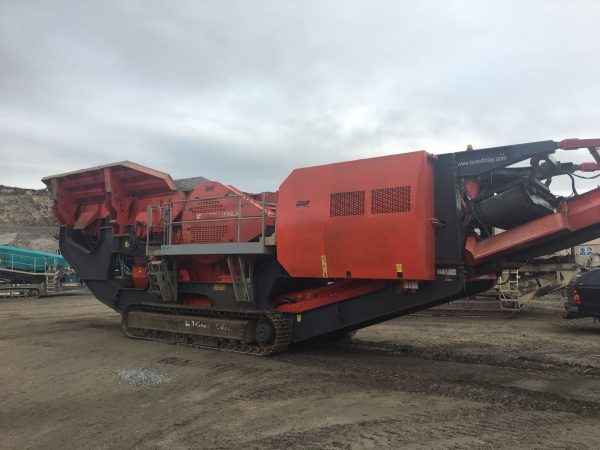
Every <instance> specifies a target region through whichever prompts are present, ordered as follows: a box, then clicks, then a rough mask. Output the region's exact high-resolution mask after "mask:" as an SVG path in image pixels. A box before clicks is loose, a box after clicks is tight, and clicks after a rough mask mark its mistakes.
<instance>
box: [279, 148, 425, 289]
mask: <svg viewBox="0 0 600 450" xmlns="http://www.w3.org/2000/svg"><path fill="white" fill-rule="evenodd" d="M433 207H434V202H433V167H432V164H431V155H429V154H428V153H426V152H424V151H418V152H412V153H405V154H400V155H392V156H383V157H378V158H369V159H363V160H357V161H349V162H343V163H336V164H328V165H323V166H316V167H307V168H303V169H296V170H294V171H293V172H292V173H291V174H290V176H289V177H288V178H287V179H286V180H285V181H284V182H283V184H282V185H281V187H280V190H279V198H278V205H277V223H276V231H277V259H278V260H279V262H280V263H281V264H282V265H283V266H284V267H285V269H286V270H287V271H288V272H289V273H290V274H291V275H292V276H294V277H324V278H371V279H396V278H399V277H400V278H403V279H407V280H432V279H434V278H435V242H434V229H433V225H432V224H431V219H432V217H433V215H434V211H433Z"/></svg>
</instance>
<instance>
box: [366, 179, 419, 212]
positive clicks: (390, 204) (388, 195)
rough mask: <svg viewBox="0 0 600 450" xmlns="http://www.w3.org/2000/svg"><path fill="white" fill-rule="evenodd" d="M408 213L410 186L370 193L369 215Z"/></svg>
mask: <svg viewBox="0 0 600 450" xmlns="http://www.w3.org/2000/svg"><path fill="white" fill-rule="evenodd" d="M408 211H410V186H397V187H391V188H382V189H373V190H372V191H371V214H386V213H398V212H408Z"/></svg>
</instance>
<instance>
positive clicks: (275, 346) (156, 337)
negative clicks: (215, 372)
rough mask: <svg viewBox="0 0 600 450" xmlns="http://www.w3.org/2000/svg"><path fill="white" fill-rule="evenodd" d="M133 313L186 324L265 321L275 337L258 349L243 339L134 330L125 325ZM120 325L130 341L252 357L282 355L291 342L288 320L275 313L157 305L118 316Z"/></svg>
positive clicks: (140, 307) (138, 306)
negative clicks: (171, 318) (182, 319)
mask: <svg viewBox="0 0 600 450" xmlns="http://www.w3.org/2000/svg"><path fill="white" fill-rule="evenodd" d="M137 311H139V312H144V313H155V314H161V315H165V318H168V316H175V315H177V316H178V317H181V316H186V317H189V319H190V320H194V319H202V318H209V319H215V318H216V319H223V320H240V321H256V322H259V321H268V322H269V323H270V324H271V325H272V326H273V329H274V331H275V337H274V340H273V342H271V343H270V344H268V345H259V344H258V343H256V342H253V343H252V342H251V343H248V342H244V341H243V339H232V338H227V337H215V336H204V335H202V334H197V333H185V332H174V331H171V330H156V329H148V328H136V327H132V326H130V325H129V314H130V313H132V312H137ZM121 325H122V327H123V331H124V332H125V334H126V335H127V336H128V337H131V338H136V339H147V340H152V341H159V342H167V343H171V344H178V345H186V346H190V347H196V348H202V349H210V350H218V351H226V352H234V353H244V354H250V355H256V356H267V355H273V354H276V353H280V352H283V351H285V350H286V349H287V348H288V346H289V344H290V341H291V338H292V321H291V319H290V317H289V316H288V315H286V314H282V313H276V312H252V311H222V310H219V311H216V310H210V309H205V308H194V307H186V306H178V305H160V304H147V305H134V306H132V307H130V308H128V309H127V311H126V312H125V313H123V314H122V316H121Z"/></svg>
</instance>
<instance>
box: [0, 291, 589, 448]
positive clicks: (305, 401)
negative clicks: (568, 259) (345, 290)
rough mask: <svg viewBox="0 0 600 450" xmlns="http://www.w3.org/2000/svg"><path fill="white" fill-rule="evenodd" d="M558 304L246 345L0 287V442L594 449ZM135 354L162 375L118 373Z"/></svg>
mask: <svg viewBox="0 0 600 450" xmlns="http://www.w3.org/2000/svg"><path fill="white" fill-rule="evenodd" d="M561 308H562V305H561V303H560V301H559V299H556V300H555V301H543V302H542V301H538V302H535V303H533V304H532V305H531V307H529V308H528V309H527V310H526V311H524V312H523V313H521V314H519V315H518V316H517V317H515V318H512V319H500V318H483V317H480V318H460V317H429V316H409V317H404V318H401V319H397V320H394V321H391V322H388V323H385V324H382V325H378V326H374V327H371V328H367V329H364V330H362V331H360V332H359V333H358V334H357V335H356V337H355V338H354V339H353V340H352V341H351V342H350V343H343V344H341V343H338V344H322V345H312V346H302V347H297V348H294V349H292V350H291V351H290V352H288V353H286V354H283V355H279V356H276V357H271V358H259V357H252V356H245V355H238V354H228V353H219V352H213V351H207V350H198V349H193V348H186V347H179V346H173V345H167V344H162V343H155V342H149V341H139V340H131V339H127V338H125V337H124V336H123V335H122V334H121V331H120V324H119V316H118V315H117V314H115V313H114V312H112V311H111V310H109V309H108V308H106V307H104V306H103V305H101V304H100V303H98V302H97V301H95V300H94V299H93V298H92V297H89V296H64V297H54V298H46V299H39V300H29V301H24V300H4V301H2V303H0V404H1V409H0V442H1V444H0V445H1V447H2V448H4V449H23V448H78V449H79V448H315V449H316V448H351V449H352V448H398V447H405V448H423V449H432V448H460V449H463V448H493V449H497V448H590V449H592V448H599V447H600V429H599V428H598V420H599V418H600V350H599V348H600V347H599V344H600V325H597V324H596V325H595V324H594V323H593V322H592V320H591V319H586V320H579V321H566V320H563V319H562V318H561V313H562V311H561ZM142 368H145V369H150V370H151V371H152V372H151V373H152V374H154V375H153V376H155V378H156V379H157V380H162V384H151V383H150V384H146V385H135V384H131V383H130V382H128V381H127V379H126V378H124V377H122V376H121V377H120V376H119V375H122V374H123V371H127V370H129V369H132V370H134V371H135V370H139V369H142ZM165 380H166V381H167V382H164V381H165Z"/></svg>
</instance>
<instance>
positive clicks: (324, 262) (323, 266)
mask: <svg viewBox="0 0 600 450" xmlns="http://www.w3.org/2000/svg"><path fill="white" fill-rule="evenodd" d="M321 270H322V271H323V278H327V258H326V257H325V255H321Z"/></svg>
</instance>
